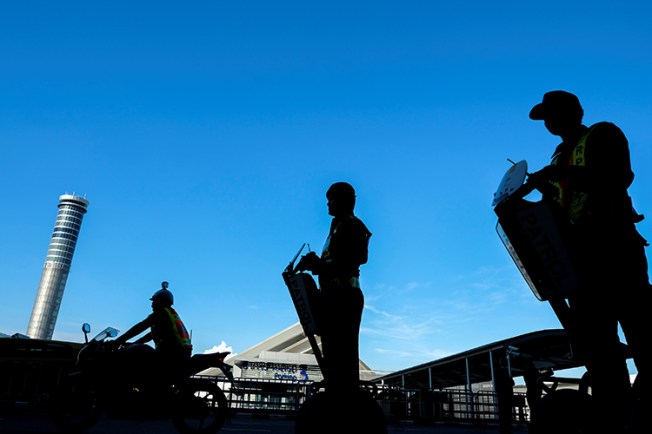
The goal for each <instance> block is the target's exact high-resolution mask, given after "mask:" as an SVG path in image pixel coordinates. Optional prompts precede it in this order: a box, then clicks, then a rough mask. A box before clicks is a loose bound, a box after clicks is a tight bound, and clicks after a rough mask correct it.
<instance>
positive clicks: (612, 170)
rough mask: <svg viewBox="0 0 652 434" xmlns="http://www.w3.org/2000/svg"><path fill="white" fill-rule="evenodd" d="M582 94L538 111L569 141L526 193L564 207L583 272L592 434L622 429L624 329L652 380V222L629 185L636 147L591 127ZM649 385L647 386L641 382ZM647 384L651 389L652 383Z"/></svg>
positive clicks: (583, 355)
mask: <svg viewBox="0 0 652 434" xmlns="http://www.w3.org/2000/svg"><path fill="white" fill-rule="evenodd" d="M583 115H584V111H583V109H582V106H581V105H580V102H579V100H578V98H577V97H576V96H575V95H573V94H571V93H568V92H565V91H560V90H556V91H552V92H548V93H546V94H545V95H544V96H543V100H542V102H541V103H539V104H537V105H535V106H534V107H533V108H532V110H531V111H530V118H531V119H534V120H543V121H544V124H545V126H546V128H547V129H548V131H550V133H551V134H553V135H555V136H559V137H560V138H561V140H562V142H561V143H560V144H559V145H558V146H557V147H556V149H555V151H554V153H553V155H552V161H551V163H550V165H549V166H546V167H544V168H543V169H542V170H540V171H538V172H536V173H533V174H531V175H529V177H528V180H527V182H526V184H525V185H524V187H523V188H524V191H525V192H529V191H531V189H533V188H537V189H538V190H539V191H541V193H542V200H544V201H548V202H549V203H551V206H554V207H556V209H559V210H561V214H562V215H563V218H564V219H565V220H566V223H568V226H569V234H568V239H567V240H566V242H567V246H568V248H569V251H570V252H571V254H572V256H573V260H574V266H575V269H576V272H577V274H578V279H579V283H578V287H577V288H576V290H575V291H574V292H573V293H572V294H571V295H570V296H569V297H568V304H569V307H570V321H571V326H570V329H571V330H568V332H569V335H570V337H571V340H572V342H573V346H574V351H575V353H576V355H577V356H579V357H580V360H582V363H584V364H585V366H586V368H587V369H588V371H589V372H590V373H591V377H592V384H591V390H592V402H593V406H592V407H593V410H592V412H593V415H592V416H591V417H589V419H590V421H589V432H598V431H599V432H608V433H621V432H623V430H624V426H625V424H626V419H627V411H628V405H629V404H630V398H631V390H632V388H631V385H630V381H629V374H628V369H627V365H626V355H625V354H624V351H623V348H622V346H621V344H620V340H619V336H618V325H620V326H621V328H622V331H623V333H624V336H625V339H626V341H627V344H628V346H629V348H630V349H631V351H632V354H633V357H634V362H635V364H636V368H637V371H638V378H637V383H638V382H642V381H648V379H649V376H650V350H649V342H650V339H651V338H652V336H651V335H650V330H651V326H650V319H649V318H648V317H649V309H650V305H651V304H650V284H649V280H648V267H647V258H646V255H645V246H646V245H647V242H646V241H645V240H644V239H643V238H642V237H641V235H640V234H639V233H638V231H637V230H636V227H635V223H637V222H638V221H640V220H641V219H642V216H640V215H638V214H637V213H636V212H635V211H634V209H633V207H632V201H631V198H630V196H629V193H628V188H629V186H630V184H631V183H632V181H633V179H634V174H633V172H632V168H631V164H630V154H629V144H628V141H627V139H626V137H625V135H624V134H623V132H622V131H621V130H620V129H619V128H618V127H617V126H616V125H614V124H613V123H610V122H599V123H596V124H594V125H592V126H590V127H587V126H586V125H584V124H583V123H582V118H583ZM639 386H641V385H639ZM641 388H642V389H643V390H645V391H646V393H649V391H650V390H652V389H650V387H649V383H646V384H645V385H642V386H641Z"/></svg>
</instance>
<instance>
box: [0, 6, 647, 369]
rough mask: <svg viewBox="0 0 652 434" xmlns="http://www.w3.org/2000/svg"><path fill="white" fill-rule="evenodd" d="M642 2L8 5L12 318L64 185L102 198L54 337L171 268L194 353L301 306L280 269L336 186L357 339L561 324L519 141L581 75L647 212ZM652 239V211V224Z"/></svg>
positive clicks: (392, 359) (588, 114) (7, 213)
mask: <svg viewBox="0 0 652 434" xmlns="http://www.w3.org/2000/svg"><path fill="white" fill-rule="evenodd" d="M651 19H652V6H650V4H649V2H643V1H628V2H569V1H563V2H562V1H556V0H553V1H548V2H544V3H541V2H539V3H534V2H523V1H495V2H484V1H458V2H445V4H444V2H436V1H400V2H399V1H373V2H371V1H358V2H350V1H349V2H342V1H329V2H299V1H290V2H287V1H277V2H265V1H246V2H225V1H210V2H206V1H204V2H185V3H183V4H181V3H178V2H168V1H156V2H150V1H141V2H126V1H116V2H80V1H78V2H46V1H41V2H34V1H28V2H11V3H3V4H2V5H1V6H0V59H1V61H2V63H1V65H2V67H1V68H0V101H1V103H0V149H1V158H0V180H1V182H2V186H3V190H4V196H5V197H4V200H2V201H0V216H1V217H0V219H1V222H2V227H3V237H2V238H3V240H2V257H1V258H2V259H1V261H0V276H2V289H1V290H0V291H1V294H2V301H3V302H2V304H1V305H0V306H1V307H0V331H2V332H4V333H15V332H20V333H25V332H26V329H27V324H28V321H29V316H30V313H31V309H32V305H33V302H34V298H35V295H36V289H37V287H38V283H39V278H40V275H41V269H42V266H43V262H44V260H45V254H46V251H47V247H48V242H49V238H50V235H51V232H52V228H53V225H54V220H55V217H56V210H57V207H56V206H57V202H58V198H59V196H60V195H61V194H65V193H75V194H79V195H83V196H85V197H86V198H87V199H88V200H89V201H90V206H89V211H88V214H87V215H86V217H85V220H84V223H83V225H82V230H81V234H80V238H79V242H78V244H77V250H76V253H75V257H74V259H73V263H72V270H71V273H70V276H69V278H68V283H67V286H66V292H65V295H64V300H63V305H62V307H61V310H60V312H59V317H58V322H57V327H56V330H55V335H54V337H55V338H56V339H61V340H72V341H81V339H82V334H81V330H80V328H81V324H82V323H83V322H90V323H91V324H92V326H93V327H94V329H95V330H96V331H99V330H100V329H101V328H104V327H105V326H109V325H111V326H114V327H116V328H118V329H121V330H122V331H124V330H126V329H127V328H128V327H129V326H131V325H132V324H134V323H135V322H137V321H139V320H141V319H142V318H144V317H145V316H146V315H147V314H148V313H149V312H150V303H149V300H148V299H149V297H150V296H151V294H152V293H153V292H154V291H155V290H157V289H158V288H159V287H160V282H161V281H162V280H168V281H169V282H170V289H171V290H172V291H173V292H174V294H175V297H176V300H177V302H176V304H175V306H176V307H177V309H178V311H179V312H180V314H181V316H182V318H183V319H184V321H185V322H186V325H187V326H188V328H190V329H191V330H192V334H193V343H194V347H195V351H196V352H203V351H204V350H207V349H210V348H212V347H213V346H216V345H220V344H222V343H224V345H226V346H228V347H230V348H231V349H232V350H233V352H235V353H237V352H242V351H244V350H246V349H248V348H249V347H251V346H252V345H255V344H256V343H258V342H260V341H262V340H263V339H265V338H267V337H269V336H271V335H272V334H275V333H277V332H279V331H281V330H283V329H285V328H286V327H289V326H290V325H292V324H294V323H295V322H296V321H297V315H296V312H295V311H294V308H293V305H292V302H291V299H290V297H289V294H288V291H287V288H286V287H285V285H284V283H283V280H282V278H281V272H282V270H283V268H284V267H285V266H286V265H287V263H288V262H289V260H290V259H291V258H292V256H293V255H294V254H295V253H296V251H297V250H298V248H299V247H300V246H301V244H302V243H304V242H305V243H309V244H310V246H311V247H312V248H313V250H317V251H320V249H321V246H322V243H323V241H324V239H325V236H326V234H327V231H328V225H329V221H330V218H329V216H328V214H327V209H326V199H325V196H324V193H325V191H326V189H327V188H328V186H329V185H330V184H331V183H333V182H336V181H347V182H350V183H351V184H352V185H353V186H354V187H355V188H356V190H357V194H358V202H357V207H356V213H357V215H358V216H360V217H361V218H362V219H363V220H364V221H365V223H366V224H367V226H368V227H369V228H370V230H371V231H372V232H373V237H372V239H371V244H370V259H369V263H368V264H367V265H364V266H363V268H362V287H363V291H364V294H365V304H366V305H365V311H364V314H363V321H362V331H361V335H360V345H361V358H362V359H363V360H364V361H365V362H366V363H367V364H368V365H369V366H371V367H372V368H373V369H377V370H386V371H391V370H397V369H402V368H406V367H410V366H413V365H416V364H419V363H423V362H427V361H430V360H434V359H437V358H440V357H443V356H446V355H450V354H454V353H457V352H461V351H465V350H467V349H470V348H474V347H477V346H480V345H484V344H486V343H489V342H493V341H496V340H500V339H505V338H508V337H511V336H516V335H519V334H522V333H528V332H531V331H535V330H540V329H546V328H558V327H559V326H560V325H559V322H558V321H557V318H556V317H555V316H554V314H553V312H552V310H551V309H550V307H549V306H548V305H547V304H545V303H542V302H539V301H538V300H536V299H535V297H534V296H533V295H532V293H531V292H530V290H529V288H528V287H527V286H526V284H525V282H524V280H523V279H522V277H521V276H520V274H519V272H518V270H517V269H516V267H515V265H514V264H513V262H512V260H511V259H510V257H509V255H508V254H507V252H506V250H505V249H504V247H503V245H502V243H501V242H500V240H499V238H498V236H497V234H496V231H495V225H496V217H495V215H494V213H493V209H492V207H491V201H492V198H493V193H494V191H495V189H496V187H497V186H498V183H499V182H500V180H501V178H502V176H503V174H504V173H505V171H506V170H507V169H508V168H509V164H510V163H509V162H508V161H507V159H511V160H514V161H518V160H523V159H524V160H527V161H528V164H529V166H530V168H531V169H532V170H536V169H537V168H540V167H542V166H543V165H545V164H547V162H548V159H549V156H550V153H551V152H552V150H553V149H554V146H555V145H556V144H557V142H558V140H557V138H556V137H553V136H551V135H549V134H548V132H547V131H546V130H545V128H544V126H543V125H542V123H541V122H534V121H531V120H529V118H528V112H529V110H530V108H531V107H532V106H533V105H534V104H536V103H537V102H539V101H540V99H541V96H542V95H543V93H544V92H546V91H548V90H552V89H565V90H568V91H571V92H574V93H576V94H577V95H578V96H579V97H580V100H581V101H582V104H583V106H584V109H585V122H586V123H588V124H590V123H593V122H597V121H602V120H609V121H612V122H615V123H616V124H617V125H619V126H620V127H621V128H622V129H623V131H624V132H625V134H626V135H627V137H628V138H629V140H630V146H631V154H632V159H633V163H632V164H633V167H634V170H635V172H636V174H637V177H636V180H635V182H634V184H633V186H632V187H631V189H630V192H631V195H632V197H633V199H634V203H635V206H636V208H637V209H638V210H639V212H642V213H645V214H649V215H652V198H651V196H650V192H651V191H652V174H651V172H650V166H651V165H652V149H651V147H650V144H652V130H651V129H650V127H649V125H650V119H652V104H651V102H650V101H652V84H651V82H650V77H652V48H651V47H652V29H651V28H650V26H649V23H650V20H651ZM639 228H640V231H641V232H642V234H643V235H644V236H647V237H648V238H652V219H647V220H644V221H643V222H642V223H640V224H639Z"/></svg>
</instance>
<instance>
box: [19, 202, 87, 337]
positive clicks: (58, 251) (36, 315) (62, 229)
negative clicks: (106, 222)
mask: <svg viewBox="0 0 652 434" xmlns="http://www.w3.org/2000/svg"><path fill="white" fill-rule="evenodd" d="M88 204H89V202H88V201H87V200H86V199H84V198H82V197H79V196H75V195H70V194H64V195H62V196H60V197H59V212H58V214H57V220H56V222H55V223H54V231H53V233H52V238H51V239H50V247H49V248H48V254H47V257H46V258H45V265H43V273H42V274H41V281H40V283H39V285H38V292H37V294H36V300H35V301H34V308H33V309H32V316H31V318H30V320H29V325H28V327H27V335H28V336H30V337H31V338H34V339H52V333H53V332H54V326H55V324H56V322H57V316H58V315H59V307H60V306H61V300H62V298H63V291H64V289H65V287H66V281H67V279H68V273H69V272H70V264H71V263H72V255H73V254H74V253H75V246H76V244H77V237H78V236H79V229H80V228H81V223H82V218H83V217H84V214H86V210H87V209H88Z"/></svg>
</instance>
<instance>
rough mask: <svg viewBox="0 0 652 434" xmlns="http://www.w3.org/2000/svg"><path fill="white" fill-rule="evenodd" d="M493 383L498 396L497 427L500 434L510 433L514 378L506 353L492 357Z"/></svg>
mask: <svg viewBox="0 0 652 434" xmlns="http://www.w3.org/2000/svg"><path fill="white" fill-rule="evenodd" d="M494 361H495V365H494V366H495V368H494V385H495V388H496V397H497V398H498V428H499V432H500V434H511V433H512V416H513V408H514V379H513V378H512V373H511V372H510V369H509V363H508V361H507V356H506V355H500V356H498V357H494Z"/></svg>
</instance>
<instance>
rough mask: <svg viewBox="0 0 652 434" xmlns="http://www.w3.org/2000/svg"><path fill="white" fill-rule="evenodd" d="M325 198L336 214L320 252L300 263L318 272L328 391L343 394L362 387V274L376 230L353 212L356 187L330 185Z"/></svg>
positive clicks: (325, 376) (310, 255)
mask: <svg viewBox="0 0 652 434" xmlns="http://www.w3.org/2000/svg"><path fill="white" fill-rule="evenodd" d="M326 199H327V201H328V202H327V205H328V214H330V215H331V216H333V220H332V221H331V226H330V231H329V233H328V237H327V238H326V242H325V244H324V248H323V251H322V254H321V257H319V256H317V254H316V253H314V252H310V253H308V254H306V255H305V256H303V257H302V258H301V260H300V261H299V264H298V265H297V268H298V269H301V270H309V271H311V272H312V274H314V275H317V276H318V277H319V287H320V289H321V297H320V306H319V312H320V316H319V323H318V328H319V330H320V336H321V344H322V353H323V357H324V361H323V363H324V367H323V370H324V372H323V375H324V379H325V380H326V391H327V392H329V393H332V394H333V395H336V396H339V397H340V398H343V397H347V396H351V395H352V394H354V393H357V391H358V389H359V381H360V374H359V360H360V357H359V350H358V336H359V333H360V323H361V321H362V309H363V304H364V297H363V294H362V290H361V289H360V281H359V277H360V266H361V265H362V264H365V263H366V262H367V255H368V252H367V247H368V244H369V237H371V232H369V230H368V229H367V227H366V226H365V224H364V223H363V222H362V220H360V219H359V218H357V217H356V216H355V215H354V213H353V209H354V207H355V190H354V189H353V187H352V186H351V185H350V184H348V183H346V182H336V183H335V184H333V185H331V187H330V188H329V189H328V191H327V192H326Z"/></svg>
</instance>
